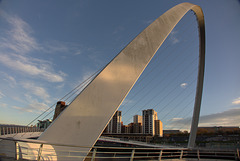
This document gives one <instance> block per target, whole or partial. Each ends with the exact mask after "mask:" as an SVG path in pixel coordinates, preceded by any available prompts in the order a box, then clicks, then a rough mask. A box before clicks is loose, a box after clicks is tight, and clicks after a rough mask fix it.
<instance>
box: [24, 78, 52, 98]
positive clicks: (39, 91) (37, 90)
mask: <svg viewBox="0 0 240 161" xmlns="http://www.w3.org/2000/svg"><path fill="white" fill-rule="evenodd" d="M22 86H23V88H25V89H27V90H28V91H30V92H31V93H32V94H34V95H35V96H38V97H39V98H41V99H42V100H44V101H45V102H49V98H50V96H49V94H48V93H47V91H46V90H45V89H44V88H43V87H39V86H37V85H35V84H33V83H30V82H23V83H22ZM28 98H30V97H29V96H28Z"/></svg>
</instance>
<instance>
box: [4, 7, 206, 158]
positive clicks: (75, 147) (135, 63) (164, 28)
mask: <svg viewBox="0 0 240 161" xmlns="http://www.w3.org/2000/svg"><path fill="white" fill-rule="evenodd" d="M190 10H192V11H193V12H194V13H195V16H196V18H197V23H198V31H199V34H198V38H199V45H198V46H199V55H198V58H199V61H198V62H199V63H198V68H197V69H198V70H197V83H196V93H195V103H194V110H193V117H192V124H191V133H190V137H189V143H188V148H175V149H174V148H171V147H169V148H165V147H151V148H147V149H146V147H144V148H135V147H132V146H133V144H129V145H131V147H130V148H129V147H121V148H120V147H117V148H116V147H95V146H94V145H95V143H96V141H97V140H98V139H99V137H100V135H101V134H102V132H103V130H104V129H105V127H106V126H107V124H108V122H109V121H110V120H111V118H112V117H113V115H114V114H115V112H116V111H117V110H118V108H119V106H120V105H121V103H122V102H123V100H124V99H125V98H126V96H127V94H128V93H129V92H130V90H131V89H132V87H133V86H134V84H135V83H136V81H137V80H138V78H139V77H140V75H141V74H142V73H143V71H144V70H145V68H146V66H147V65H148V64H149V62H150V61H151V60H152V58H153V57H154V55H155V54H156V52H157V51H158V49H159V48H160V47H161V45H162V44H163V42H164V41H165V40H166V38H167V37H168V36H169V34H170V33H171V31H172V30H173V29H174V27H175V26H176V25H177V24H178V22H179V21H180V20H181V19H182V18H183V17H184V15H185V14H186V13H187V12H188V11H190ZM204 62H205V27H204V17H203V12H202V10H201V8H200V7H199V6H197V5H194V4H190V3H182V4H179V5H177V6H175V7H173V8H171V9H170V10H168V11H167V12H165V13H164V14H163V15H162V16H160V17H159V18H157V19H156V20H155V21H154V22H153V23H152V24H150V25H149V26H148V27H147V28H146V29H145V30H143V31H142V32H141V33H140V34H139V35H138V36H137V37H136V38H135V39H134V40H132V41H131V42H130V43H129V44H128V45H127V46H126V47H125V48H124V49H123V50H122V51H121V52H120V53H119V54H118V55H117V56H116V57H115V58H114V59H113V60H112V61H111V62H110V63H109V64H107V65H106V66H105V67H104V68H103V69H102V70H101V72H99V73H98V74H97V75H96V76H95V77H94V78H93V79H92V80H91V81H90V83H89V84H88V85H87V86H86V88H84V89H83V90H82V91H81V93H80V94H79V95H78V96H77V97H75V98H74V100H73V101H72V102H71V103H70V105H69V106H68V107H67V108H66V109H65V110H64V111H63V112H62V113H61V114H60V115H59V117H57V118H56V119H55V120H54V122H52V124H51V125H50V126H49V127H48V128H47V129H46V130H45V131H44V132H43V133H39V132H37V131H25V132H26V133H27V134H22V135H21V134H17V133H16V134H10V135H12V138H8V137H6V136H5V137H1V147H4V148H2V149H1V152H0V153H1V154H3V155H4V154H7V153H5V152H7V151H8V152H9V151H10V152H11V151H14V152H13V153H12V155H11V157H15V159H20V158H23V159H30V160H76V159H78V160H87V159H91V160H95V159H97V158H98V159H113V158H115V159H120V158H121V159H127V160H129V159H130V160H136V159H137V160H140V159H151V160H162V159H168V158H171V159H175V158H177V159H182V158H184V157H189V156H194V157H196V158H197V159H199V158H200V151H199V150H197V151H193V148H194V144H195V139H196V132H197V126H198V121H199V113H200V106H201V98H202V88H203V77H204ZM175 68H176V67H175ZM178 74H179V75H181V73H178ZM193 95H194V94H193ZM4 134H5V132H4ZM40 134H41V135H40ZM37 135H40V136H39V137H38V140H30V139H24V138H28V136H32V137H35V136H37ZM20 136H22V138H21V137H20ZM7 147H10V150H6V149H7ZM2 151H3V152H2ZM109 157H110V158H109ZM194 157H193V158H194Z"/></svg>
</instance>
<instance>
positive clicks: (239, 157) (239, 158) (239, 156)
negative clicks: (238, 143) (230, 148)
mask: <svg viewBox="0 0 240 161" xmlns="http://www.w3.org/2000/svg"><path fill="white" fill-rule="evenodd" d="M237 157H238V160H240V155H239V149H238V148H237Z"/></svg>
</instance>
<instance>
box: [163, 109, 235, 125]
mask: <svg viewBox="0 0 240 161" xmlns="http://www.w3.org/2000/svg"><path fill="white" fill-rule="evenodd" d="M239 118H240V108H234V109H229V110H227V111H223V112H220V113H215V114H209V115H205V116H200V121H199V126H240V122H239ZM190 124H191V118H173V119H171V120H169V123H168V124H167V125H166V127H167V128H169V129H171V128H173V127H174V128H176V129H177V128H182V127H185V128H186V127H190Z"/></svg>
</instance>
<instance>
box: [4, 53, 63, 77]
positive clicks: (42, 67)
mask: <svg viewBox="0 0 240 161" xmlns="http://www.w3.org/2000/svg"><path fill="white" fill-rule="evenodd" d="M22 58H23V57H22ZM24 58H25V60H23V59H18V57H17V56H16V55H15V54H11V55H9V54H1V59H0V62H1V63H2V64H4V65H5V66H7V67H9V68H11V69H13V70H16V71H20V72H22V73H25V74H28V75H32V76H37V77H39V78H42V79H45V80H47V81H49V82H63V81H64V78H63V77H62V75H63V72H61V73H60V74H57V73H56V72H52V69H51V68H50V67H49V66H48V65H47V64H40V63H39V64H38V63H34V62H33V61H32V60H31V59H29V58H27V57H24Z"/></svg>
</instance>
